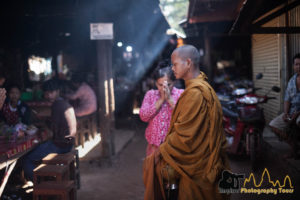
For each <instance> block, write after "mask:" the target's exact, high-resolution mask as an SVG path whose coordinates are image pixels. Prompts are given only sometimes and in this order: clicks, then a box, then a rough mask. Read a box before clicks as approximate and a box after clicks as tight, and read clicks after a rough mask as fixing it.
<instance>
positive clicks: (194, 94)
mask: <svg viewBox="0 0 300 200" xmlns="http://www.w3.org/2000/svg"><path fill="white" fill-rule="evenodd" d="M201 98H202V91H201V90H200V89H199V88H197V87H193V88H189V89H187V90H186V91H184V93H183V95H182V99H184V100H185V101H191V100H193V99H197V100H199V99H201Z"/></svg>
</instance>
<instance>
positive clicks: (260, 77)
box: [256, 73, 264, 80]
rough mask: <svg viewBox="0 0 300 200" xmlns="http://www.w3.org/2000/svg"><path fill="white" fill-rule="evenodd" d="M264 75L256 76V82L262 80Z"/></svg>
mask: <svg viewBox="0 0 300 200" xmlns="http://www.w3.org/2000/svg"><path fill="white" fill-rule="evenodd" d="M263 76H264V75H263V74H262V73H258V74H256V80H259V79H262V77H263Z"/></svg>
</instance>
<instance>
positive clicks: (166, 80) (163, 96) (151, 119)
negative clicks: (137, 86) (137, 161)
mask: <svg viewBox="0 0 300 200" xmlns="http://www.w3.org/2000/svg"><path fill="white" fill-rule="evenodd" d="M173 77H174V76H173V74H172V70H171V68H170V67H165V68H161V69H158V70H156V71H155V74H154V79H155V84H156V87H157V90H149V91H148V92H147V93H146V95H145V97H144V100H143V103H142V107H141V109H140V118H141V120H142V121H144V122H148V127H147V128H146V133H145V137H146V140H147V141H148V146H147V150H146V155H147V156H148V155H150V154H151V153H153V152H154V151H155V150H156V149H157V148H158V147H159V145H160V144H161V143H162V142H163V141H164V140H165V137H166V133H167V132H168V129H169V126H170V120H171V115H172V111H173V109H174V107H175V105H176V102H177V100H178V98H179V96H180V95H181V93H182V92H183V90H182V89H177V88H176V87H173V81H174V78H173Z"/></svg>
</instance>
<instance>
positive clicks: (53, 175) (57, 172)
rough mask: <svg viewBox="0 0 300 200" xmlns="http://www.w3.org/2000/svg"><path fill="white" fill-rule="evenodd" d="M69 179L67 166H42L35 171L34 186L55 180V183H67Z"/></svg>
mask: <svg viewBox="0 0 300 200" xmlns="http://www.w3.org/2000/svg"><path fill="white" fill-rule="evenodd" d="M69 177H70V175H69V168H68V166H65V165H45V164H41V165H39V166H38V167H37V168H35V169H34V170H33V182H34V184H38V183H40V182H43V181H48V180H53V179H54V181H67V180H69Z"/></svg>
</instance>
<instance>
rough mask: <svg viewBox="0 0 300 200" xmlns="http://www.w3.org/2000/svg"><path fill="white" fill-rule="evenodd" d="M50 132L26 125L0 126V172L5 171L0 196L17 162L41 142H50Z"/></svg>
mask: <svg viewBox="0 0 300 200" xmlns="http://www.w3.org/2000/svg"><path fill="white" fill-rule="evenodd" d="M49 137H50V132H49V131H48V130H46V129H42V128H40V129H38V128H37V127H35V126H33V125H30V126H26V125H24V124H21V123H20V124H17V125H15V126H8V125H6V124H4V123H2V124H0V170H4V168H5V173H4V177H3V178H2V182H1V187H0V196H1V195H2V192H3V190H4V187H5V185H6V183H7V180H8V178H9V176H10V174H11V172H12V170H13V168H14V167H15V165H16V163H17V161H18V160H19V159H20V158H22V157H23V156H24V155H26V153H28V152H29V151H31V150H32V149H33V148H35V147H36V146H37V145H38V144H40V143H41V142H44V141H46V140H48V138H49Z"/></svg>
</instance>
